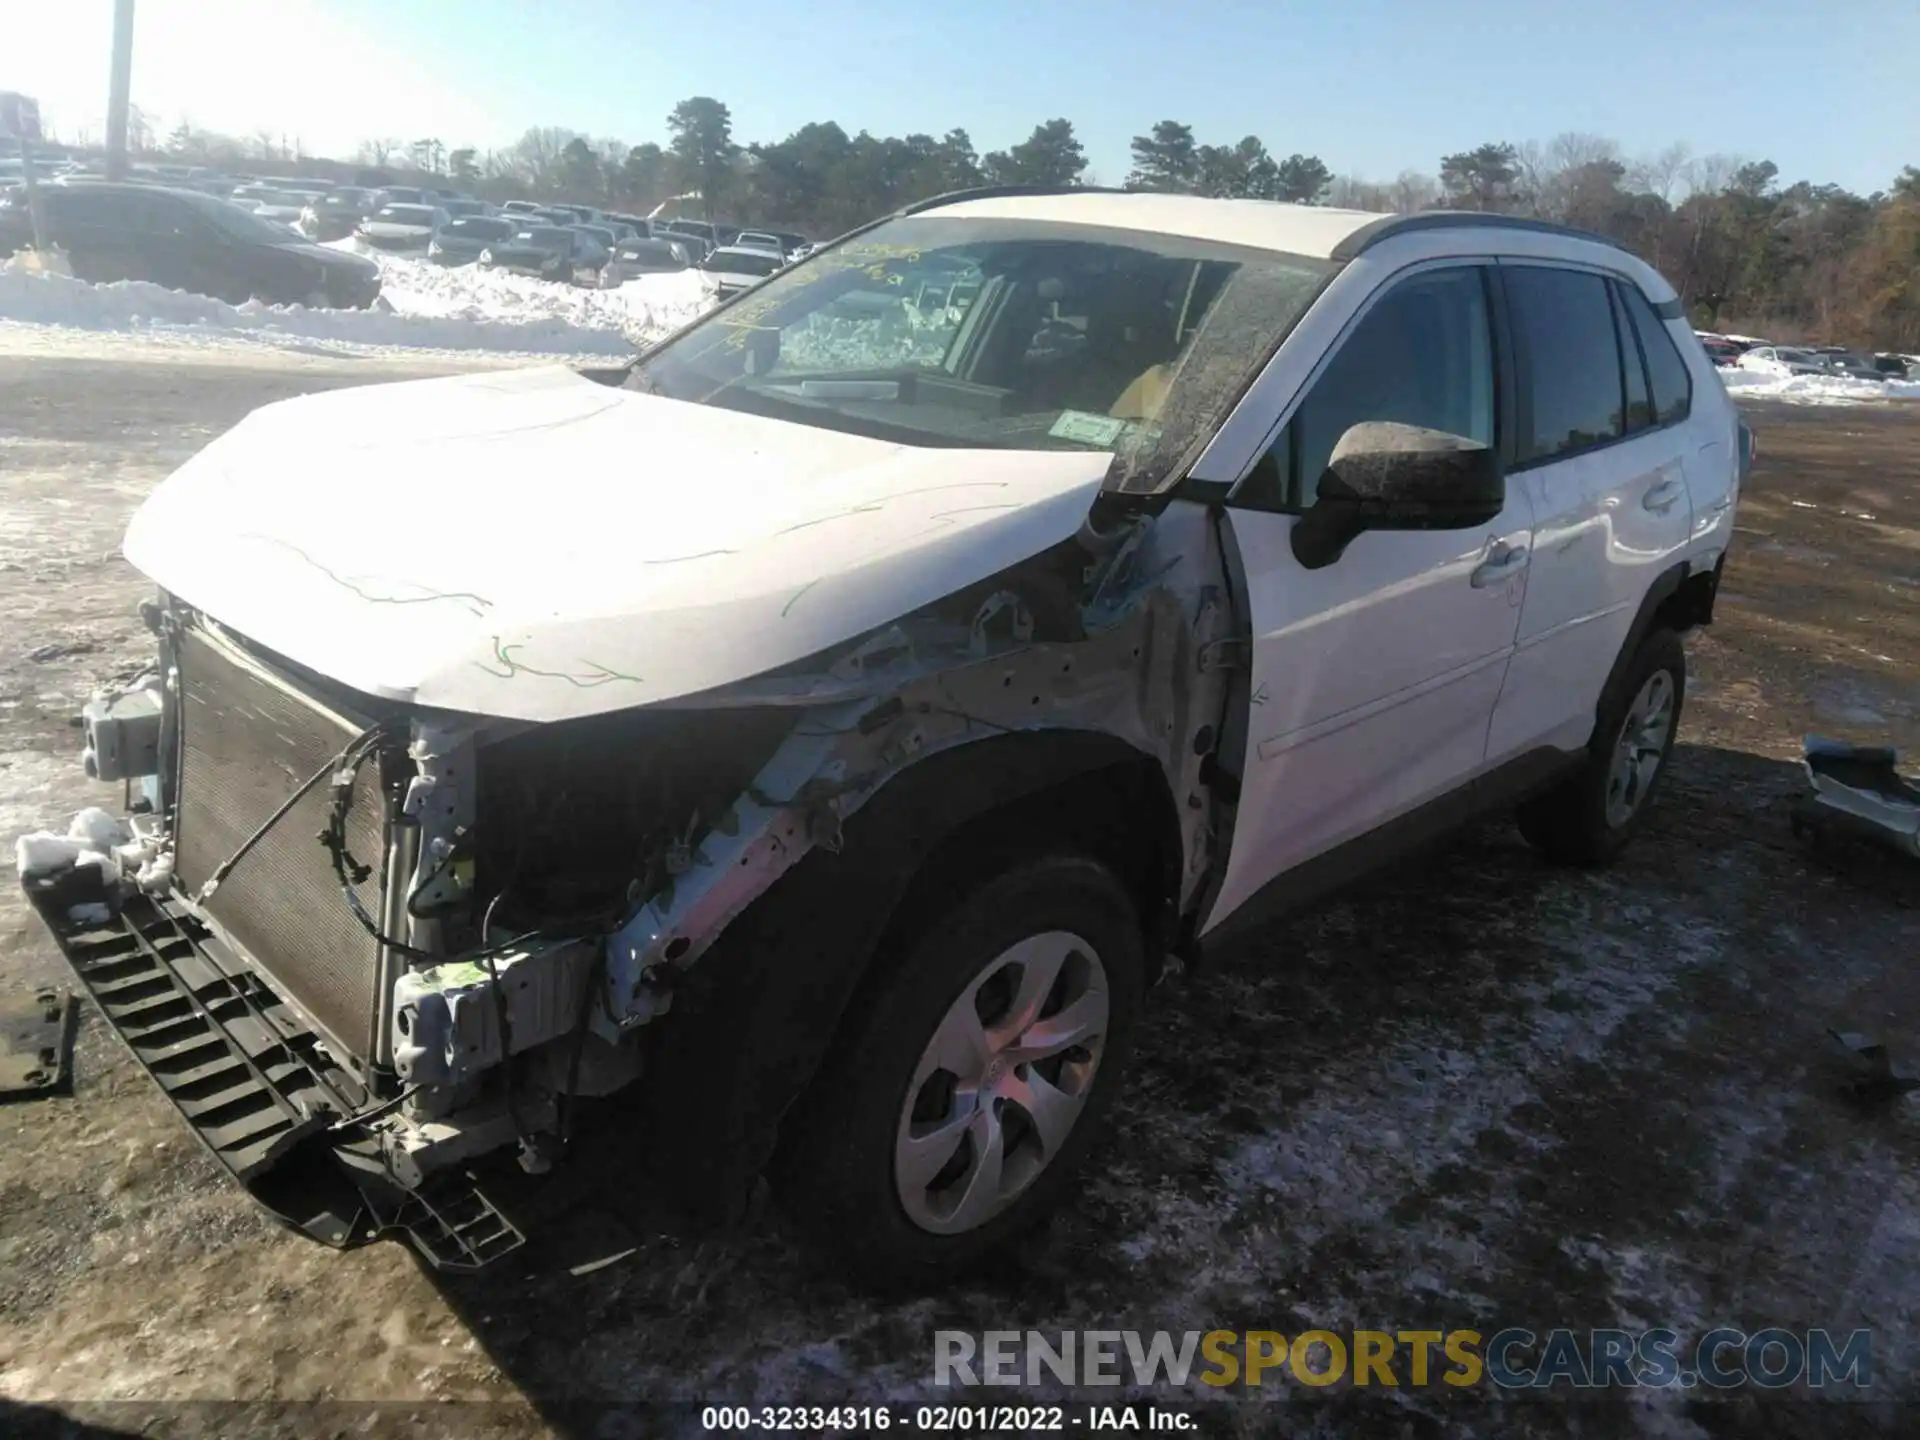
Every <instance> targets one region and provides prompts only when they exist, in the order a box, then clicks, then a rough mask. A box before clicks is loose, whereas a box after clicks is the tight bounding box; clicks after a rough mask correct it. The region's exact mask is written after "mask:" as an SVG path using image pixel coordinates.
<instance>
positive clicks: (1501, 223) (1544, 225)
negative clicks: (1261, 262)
mask: <svg viewBox="0 0 1920 1440" xmlns="http://www.w3.org/2000/svg"><path fill="white" fill-rule="evenodd" d="M1469 229H1471V230H1531V231H1534V232H1536V233H1538V234H1543V235H1559V236H1561V237H1562V238H1564V239H1568V240H1589V241H1592V242H1593V243H1595V244H1598V245H1605V246H1607V247H1608V248H1609V249H1612V250H1618V249H1619V248H1620V246H1619V245H1618V244H1617V243H1615V242H1614V241H1612V240H1609V239H1608V238H1607V237H1606V236H1604V235H1596V234H1594V233H1593V232H1592V231H1591V230H1576V229H1574V228H1573V227H1572V226H1570V225H1556V224H1554V223H1553V222H1552V221H1551V220H1534V219H1532V218H1530V217H1528V216H1525V215H1499V214H1494V213H1492V212H1489V211H1485V210H1421V211H1418V212H1417V213H1415V214H1412V215H1382V216H1381V217H1380V218H1379V219H1378V220H1374V221H1371V222H1369V223H1368V224H1365V225H1362V226H1361V227H1360V228H1359V229H1358V230H1356V231H1354V232H1353V233H1352V234H1351V235H1349V236H1347V238H1346V239H1344V240H1342V241H1341V242H1340V243H1339V244H1338V245H1335V246H1334V247H1333V253H1332V254H1331V255H1330V256H1328V257H1327V258H1329V259H1331V260H1351V259H1353V258H1354V257H1355V256H1357V255H1364V254H1365V253H1366V252H1367V251H1369V250H1371V249H1372V248H1373V247H1374V246H1376V245H1378V244H1380V243H1381V241H1383V240H1391V239H1392V238H1393V237H1394V236H1396V235H1405V234H1408V233H1409V232H1412V231H1418V230H1469Z"/></svg>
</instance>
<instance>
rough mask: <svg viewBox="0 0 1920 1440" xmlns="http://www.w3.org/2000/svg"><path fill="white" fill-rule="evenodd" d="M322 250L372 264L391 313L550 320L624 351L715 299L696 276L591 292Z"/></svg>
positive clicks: (355, 250)
mask: <svg viewBox="0 0 1920 1440" xmlns="http://www.w3.org/2000/svg"><path fill="white" fill-rule="evenodd" d="M325 248H327V249H329V250H342V251H345V252H347V253H348V254H353V255H360V256H363V257H365V258H366V259H368V260H371V261H373V263H374V264H376V265H378V266H379V267H380V295H381V298H382V299H383V300H385V301H386V302H387V303H388V304H389V305H391V306H392V307H393V309H394V313H395V314H396V315H403V316H408V317H412V318H417V319H433V320H472V321H476V322H496V323H497V322H500V321H507V320H513V321H520V322H525V323H534V322H548V323H551V322H556V321H557V322H560V323H563V324H565V325H567V326H570V327H572V328H574V329H577V330H584V331H609V332H613V333H616V334H620V335H623V336H625V337H626V338H627V340H628V341H629V342H631V343H630V344H629V346H628V348H629V349H631V348H633V347H634V346H638V345H647V344H652V343H653V342H654V341H655V340H658V339H661V338H663V337H664V336H666V335H668V334H671V333H672V332H673V331H675V330H677V329H679V328H680V327H681V326H682V325H685V324H687V323H688V322H689V321H691V320H693V319H694V318H696V317H697V316H699V315H700V314H701V313H702V312H703V311H705V310H708V309H710V308H711V307H712V306H713V304H714V301H715V290H714V285H713V282H712V281H711V280H710V279H709V278H708V277H707V275H706V274H705V273H703V272H702V271H699V270H683V271H681V272H679V273H678V274H667V275H643V276H640V277H638V278H636V279H633V280H629V281H628V282H627V283H626V284H624V285H621V286H619V287H618V288H616V289H613V290H593V289H587V288H584V287H582V286H579V285H561V284H558V283H556V282H554V281H552V280H539V279H536V278H534V277H533V276H531V275H514V274H510V273H508V272H507V271H503V270H482V269H481V268H480V267H479V266H478V265H436V264H434V263H433V262H431V261H429V260H423V259H419V258H416V257H412V256H407V255H395V254H391V253H389V252H386V251H383V250H376V249H373V248H372V247H370V246H367V245H363V244H361V243H360V242H359V241H357V240H354V239H351V238H349V239H346V240H334V241H329V242H328V243H327V245H326V247H325Z"/></svg>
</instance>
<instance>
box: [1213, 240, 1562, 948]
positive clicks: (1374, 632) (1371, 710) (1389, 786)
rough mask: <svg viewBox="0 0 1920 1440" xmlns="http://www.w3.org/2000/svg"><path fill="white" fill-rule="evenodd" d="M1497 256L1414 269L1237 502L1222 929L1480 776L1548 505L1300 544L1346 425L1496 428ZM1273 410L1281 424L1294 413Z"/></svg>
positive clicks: (1491, 441) (1331, 370) (1233, 510)
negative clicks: (1239, 593) (1290, 877)
mask: <svg viewBox="0 0 1920 1440" xmlns="http://www.w3.org/2000/svg"><path fill="white" fill-rule="evenodd" d="M1494 314H1495V301H1494V294H1493V290H1492V286H1491V282H1490V276H1489V273H1488V268H1487V267H1486V266H1484V265H1480V264H1474V263H1462V262H1457V261H1448V262H1442V263H1439V264H1436V265H1431V266H1426V267H1421V268H1417V269H1414V270H1411V271H1405V272H1402V273H1401V274H1400V275H1398V276H1396V277H1394V278H1393V279H1392V280H1390V281H1388V282H1387V284H1386V285H1385V286H1383V287H1382V288H1381V289H1380V290H1379V291H1377V292H1376V293H1375V294H1374V296H1372V297H1371V298H1370V300H1369V301H1368V302H1367V304H1366V305H1365V306H1364V307H1363V309H1362V310H1361V312H1360V314H1359V315H1358V316H1357V317H1356V319H1355V320H1354V321H1352V322H1351V323H1350V324H1349V325H1348V326H1347V328H1346V330H1345V333H1344V334H1343V335H1342V337H1341V338H1340V340H1339V341H1338V342H1337V343H1336V345H1335V346H1334V348H1333V350H1332V351H1331V353H1330V355H1329V357H1328V358H1327V359H1326V360H1325V361H1324V362H1323V363H1322V365H1321V367H1320V370H1319V372H1318V373H1317V374H1316V375H1315V377H1314V378H1313V380H1312V381H1311V382H1310V383H1309V385H1308V386H1307V388H1306V389H1305V391H1304V394H1303V397H1302V399H1301V401H1300V403H1299V405H1298V406H1297V408H1295V409H1294V410H1293V412H1292V414H1291V415H1290V416H1287V417H1285V424H1284V425H1283V426H1280V427H1279V429H1278V434H1277V436H1276V437H1275V438H1274V439H1273V440H1272V441H1271V442H1270V443H1269V445H1268V447H1267V449H1266V451H1265V453H1264V454H1263V456H1262V457H1261V458H1260V460H1259V461H1258V462H1257V463H1256V464H1255V465H1254V466H1253V468H1252V470H1251V471H1250V472H1249V473H1248V474H1247V475H1246V476H1245V477H1244V478H1243V479H1242V480H1241V482H1240V483H1239V484H1238V485H1237V486H1236V487H1235V488H1234V490H1233V491H1232V493H1231V496H1230V498H1229V500H1228V510H1227V515H1228V523H1229V526H1230V531H1231V538H1232V541H1233V543H1234V546H1235V549H1236V550H1237V552H1238V556H1239V568H1240V571H1241V583H1242V584H1244V586H1245V590H1246V595H1245V605H1246V609H1247V612H1248V617H1249V631H1250V643H1251V646H1252V655H1251V663H1250V669H1251V674H1250V675H1249V677H1248V684H1249V694H1250V702H1251V703H1250V704H1249V706H1248V707H1247V717H1248V720H1247V723H1248V730H1247V734H1246V746H1245V750H1246V759H1245V768H1244V772H1243V774H1242V776H1241V795H1240V800H1239V804H1238V813H1237V817H1236V820H1235V825H1234V832H1233V838H1232V845H1231V849H1230V852H1229V856H1228V863H1227V869H1226V873H1225V875H1224V876H1223V878H1222V884H1221V889H1220V892H1219V895H1218V897H1217V900H1216V902H1215V904H1214V906H1213V909H1212V911H1211V913H1210V914H1209V916H1208V919H1207V922H1206V923H1207V927H1208V928H1211V927H1212V926H1214V925H1216V924H1218V923H1219V922H1220V921H1221V920H1223V919H1225V918H1226V916H1227V915H1228V914H1229V913H1230V912H1232V911H1233V910H1234V909H1235V908H1236V907H1238V906H1239V905H1240V904H1241V903H1242V902H1244V901H1245V900H1246V899H1248V898H1249V897H1250V896H1252V895H1253V894H1254V893H1255V892H1257V891H1258V890H1260V889H1261V888H1262V887H1263V886H1264V885H1265V884H1266V882H1267V881H1269V880H1271V879H1273V878H1274V877H1275V876H1277V875H1279V874H1281V873H1282V872H1284V871H1287V870H1290V869H1292V868H1294V867H1295V866H1297V865H1299V864H1301V863H1303V862H1305V861H1308V860H1311V859H1313V858H1314V857H1316V856H1318V855H1321V854H1323V853H1325V852H1327V851H1329V850H1331V849H1333V848H1334V847H1335V846H1337V845H1340V844H1341V843H1342V842H1344V841H1348V840H1352V839H1355V838H1357V837H1359V836H1361V835H1363V834H1365V833H1366V832H1368V831H1370V830H1373V829H1375V828H1376V827H1378V826H1380V825H1382V824H1384V823H1386V822H1388V821H1390V820H1393V819H1395V818H1397V817H1399V816H1401V815H1404V814H1406V813H1407V812H1409V811H1411V810H1414V809H1415V808H1417V807H1419V806H1421V805H1422V804H1423V803H1425V802H1427V801H1431V800H1434V799H1436V798H1437V797H1440V796H1442V795H1445V794H1447V793H1448V792H1449V791H1452V790H1454V789H1456V788H1458V787H1460V786H1463V785H1465V784H1466V783H1467V782H1469V781H1470V780H1471V779H1472V778H1473V777H1474V776H1475V775H1476V774H1477V773H1478V772H1479V771H1480V769H1481V768H1482V765H1483V763H1484V760H1485V755H1486V740H1487V724H1488V721H1489V719H1490V717H1491V715H1492V713H1493V707H1494V702H1495V699H1496V698H1497V697H1498V695H1499V693H1500V684H1501V679H1502V677H1503V675H1504V674H1505V671H1506V666H1507V661H1508V658H1509V657H1510V656H1511V654H1512V651H1513V643H1514V635H1515V631H1516V628H1517V626H1518V623H1519V617H1520V608H1519V606H1520V598H1521V596H1522V594H1523V593H1524V589H1525V584H1526V565H1527V554H1528V546H1529V543H1530V538H1531V530H1532V516H1531V513H1530V512H1529V509H1528V503H1527V499H1526V495H1525V492H1524V491H1523V490H1522V489H1521V488H1520V487H1518V486H1509V487H1508V504H1507V508H1506V510H1505V511H1504V512H1503V513H1502V514H1501V515H1500V516H1499V517H1497V518H1496V519H1495V520H1494V521H1493V522H1492V523H1491V524H1489V525H1487V526H1485V527H1483V528H1481V529H1478V530H1472V531H1424V532H1423V531H1393V532H1389V531H1371V532H1368V533H1365V534H1363V535H1361V536H1360V537H1359V538H1358V539H1356V540H1355V541H1353V543H1352V544H1351V545H1350V546H1349V547H1348V548H1347V550H1346V551H1345V553H1344V554H1342V555H1341V557H1340V558H1339V559H1338V560H1336V561H1334V562H1333V563H1332V564H1330V565H1327V566H1324V567H1322V568H1319V569H1307V568H1306V567H1304V566H1303V565H1301V564H1300V562H1299V561H1298V560H1296V559H1295V558H1294V555H1293V549H1292V544H1291V536H1292V531H1293V528H1294V526H1295V525H1296V524H1297V523H1298V518H1299V516H1300V514H1301V512H1302V511H1303V510H1304V509H1305V508H1306V507H1307V506H1308V505H1309V504H1311V502H1312V500H1313V496H1314V491H1315V488H1316V485H1317V483H1318V478H1319V476H1320V474H1321V473H1322V472H1323V471H1324V470H1325V468H1326V463H1327V458H1328V456H1329V454H1330V453H1331V451H1332V449H1333V447H1334V445H1335V444H1336V443H1337V442H1338V441H1339V439H1340V437H1341V435H1342V434H1343V433H1344V432H1345V431H1346V429H1347V428H1348V427H1349V426H1351V425H1354V424H1357V423H1359V422H1361V421H1367V420H1392V421H1401V422H1403V423H1408V424H1415V425H1423V426H1427V427H1430V428H1433V429H1438V430H1445V431H1448V432H1449V433H1452V434H1457V435H1463V436H1466V437H1467V438H1470V439H1473V440H1476V441H1479V442H1481V443H1483V444H1487V445H1496V444H1497V443H1498V440H1499V425H1500V423H1501V420H1500V414H1501V409H1502V406H1501V404H1500V403H1499V400H1498V398H1497V397H1498V394H1499V386H1498V384H1497V373H1496V368H1495V358H1494V357H1495V353H1496V346H1495V326H1494ZM1282 418H1283V417H1281V416H1275V417H1274V420H1275V422H1276V424H1278V422H1279V421H1280V420H1281V419H1282Z"/></svg>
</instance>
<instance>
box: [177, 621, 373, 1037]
mask: <svg viewBox="0 0 1920 1440" xmlns="http://www.w3.org/2000/svg"><path fill="white" fill-rule="evenodd" d="M178 663H179V668H180V693H181V714H180V780H179V789H178V792H177V793H178V796H179V800H178V807H177V814H176V822H175V823H176V833H175V846H176V849H175V859H174V870H175V874H176V876H177V877H178V879H179V881H180V882H181V884H182V885H183V886H184V887H185V889H186V890H187V892H188V893H189V894H191V893H193V892H194V891H195V890H196V889H197V888H198V887H199V886H200V885H202V884H203V883H205V881H206V879H207V877H208V876H210V875H211V874H212V873H213V872H214V871H215V870H216V869H218V868H219V866H220V865H221V864H222V863H223V862H224V861H226V859H227V858H228V857H229V856H231V855H232V854H233V853H234V852H235V851H236V850H238V849H239V848H240V846H241V845H242V844H244V843H245V842H246V839H247V837H248V836H249V835H251V834H252V833H253V832H254V831H255V830H256V829H258V828H259V826H260V825H261V823H262V822H264V821H265V820H266V819H267V817H268V816H270V815H272V814H273V812H274V811H275V810H276V809H278V808H279V807H280V806H281V805H282V804H284V803H285V802H286V799H287V797H288V796H289V795H291V794H292V793H293V792H294V791H295V790H297V789H298V788H299V787H300V785H301V784H302V783H303V782H304V781H306V780H307V779H308V778H309V777H310V776H312V775H313V774H314V772H315V771H317V770H319V769H320V767H321V766H323V765H325V764H326V763H327V761H328V760H330V759H331V758H332V757H333V756H335V755H337V754H338V753H339V752H340V751H341V750H342V749H343V748H345V746H346V745H347V743H348V742H349V741H350V740H352V739H353V737H354V736H355V735H357V734H359V733H360V732H361V731H363V730H365V729H366V728H367V725H368V723H369V722H368V721H367V720H365V719H363V718H359V717H355V716H352V715H348V714H343V713H341V712H339V711H338V710H336V709H335V708H333V707H332V706H331V705H329V704H324V703H322V702H321V701H319V700H316V699H314V698H312V697H310V696H307V695H305V694H303V693H302V692H301V691H300V690H299V689H298V688H297V687H296V686H295V685H294V684H293V683H292V682H289V681H287V680H284V679H282V678H280V677H279V676H277V675H276V674H275V673H274V672H272V671H271V670H269V669H268V668H267V667H266V666H265V665H263V664H262V663H261V662H259V661H257V660H255V659H254V658H253V657H251V656H249V655H247V654H246V653H245V652H243V651H241V650H239V649H238V648H237V647H234V646H232V645H231V644H230V643H228V642H226V641H224V640H223V639H221V638H219V637H217V636H212V635H209V634H208V633H207V632H205V631H204V630H202V629H200V628H198V627H190V628H188V629H187V631H186V633H185V635H184V636H183V637H182V640H181V643H180V646H179V650H178ZM379 771H380V766H379V763H378V758H377V757H374V758H370V759H369V760H368V762H367V763H366V764H365V765H363V766H362V767H361V769H360V773H359V778H358V784H357V787H356V789H355V791H354V796H353V807H352V810H351V811H350V812H349V814H348V816H347V824H346V832H347V847H348V849H349V850H351V851H352V853H353V854H354V856H355V857H356V858H357V859H359V860H361V861H362V862H363V863H365V864H367V865H370V866H372V867H373V873H372V875H371V876H370V877H369V878H368V880H367V881H366V882H365V883H364V884H363V885H361V886H359V887H358V888H357V890H356V893H357V894H358V895H359V897H360V900H361V903H362V904H363V905H365V907H366V910H367V913H368V914H369V915H370V916H372V917H374V918H375V919H376V920H378V919H379V917H380V916H381V914H382V906H381V894H382V887H383V884H384V876H385V861H386V844H385V841H386V834H387V815H386V809H387V805H386V799H385V796H384V794H383V792H382V789H381V785H380V778H379ZM329 793H330V792H329V786H328V784H327V783H326V782H322V783H321V784H320V785H318V786H316V787H314V789H312V790H311V791H309V792H308V793H307V794H306V795H304V796H303V797H301V799H300V802H299V803H298V804H297V805H295V806H294V807H293V809H292V810H290V811H289V812H288V813H287V814H286V815H285V816H284V817H282V818H281V819H280V820H279V821H278V822H277V823H276V824H275V825H274V826H273V828H272V829H271V830H270V831H268V833H267V835H266V837H265V838H264V839H262V840H261V841H260V842H259V843H258V844H257V845H255V846H254V847H253V849H251V850H250V851H248V852H247V855H246V857H245V858H244V859H242V860H241V861H240V863H239V864H238V865H236V866H235V867H234V869H233V871H232V872H231V873H230V874H229V875H228V876H227V878H226V879H225V880H223V881H222V882H221V883H220V886H219V888H218V889H217V890H216V891H215V892H214V894H213V895H212V896H211V897H210V898H209V899H208V901H207V902H206V907H205V908H206V910H207V913H208V914H209V915H210V916H211V917H212V918H213V919H214V921H216V922H217V923H218V924H219V926H220V927H221V929H222V930H224V931H225V932H226V933H227V935H228V937H229V938H230V939H231V940H233V941H234V942H235V943H236V944H238V945H239V946H240V947H241V948H242V949H243V950H244V951H245V952H246V957H247V958H248V959H249V960H250V961H251V962H252V963H253V964H254V965H256V966H257V967H258V968H259V969H260V970H261V971H262V973H263V974H264V975H265V977H266V978H267V979H268V981H269V982H270V983H271V984H272V985H273V986H274V988H275V989H276V990H278V991H279V992H280V993H282V994H283V995H285V996H286V998H287V999H288V1000H290V1001H292V1002H293V1004H294V1005H296V1006H297V1007H298V1008H299V1009H301V1010H302V1011H304V1012H305V1013H306V1015H307V1016H308V1018H310V1019H311V1020H312V1021H313V1022H314V1024H315V1025H317V1026H318V1027H319V1028H320V1029H321V1031H322V1032H324V1034H325V1035H326V1037H327V1039H328V1042H329V1044H330V1046H331V1047H332V1048H334V1049H335V1050H336V1051H337V1052H338V1058H340V1059H342V1060H346V1061H349V1062H350V1063H353V1064H354V1066H355V1068H362V1067H364V1065H365V1064H366V1063H368V1062H369V1061H372V1062H375V1063H380V1062H383V1061H384V1056H383V1055H382V1054H381V1051H383V1050H384V1048H385V1036H384V1034H383V1033H382V1032H383V1030H384V1027H383V1026H381V1025H379V1017H378V1016H377V1014H376V1011H377V1009H378V1008H379V1005H380V1000H381V993H382V989H383V985H382V972H381V955H380V946H379V945H378V944H377V943H376V942H375V941H374V940H373V938H372V937H371V936H369V935H368V934H367V932H366V930H365V929H364V928H362V927H361V925H360V924H359V922H358V921H357V920H356V919H355V918H354V916H353V912H352V911H351V910H350V909H349V908H348V906H347V901H346V897H345V896H343V895H342V894H341V893H340V883H339V880H338V879H337V877H336V876H335V874H334V871H333V866H332V864H331V862H330V860H329V858H328V855H327V851H326V849H325V848H324V847H323V846H322V845H321V844H320V842H319V840H318V839H317V838H316V837H317V836H318V835H319V834H320V832H321V830H322V829H323V828H324V826H325V823H326V816H327V809H328V805H329Z"/></svg>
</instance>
